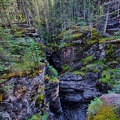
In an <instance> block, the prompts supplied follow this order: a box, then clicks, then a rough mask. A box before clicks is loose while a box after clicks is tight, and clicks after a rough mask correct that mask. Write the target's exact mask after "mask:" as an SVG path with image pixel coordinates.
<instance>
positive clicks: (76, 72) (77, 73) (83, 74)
mask: <svg viewBox="0 0 120 120" xmlns="http://www.w3.org/2000/svg"><path fill="white" fill-rule="evenodd" d="M72 74H75V75H81V76H82V77H84V76H85V72H84V71H79V70H76V71H73V72H72Z"/></svg>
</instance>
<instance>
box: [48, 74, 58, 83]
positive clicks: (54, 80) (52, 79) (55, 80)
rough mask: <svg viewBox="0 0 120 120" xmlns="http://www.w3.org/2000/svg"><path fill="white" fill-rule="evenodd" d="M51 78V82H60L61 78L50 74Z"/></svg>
mask: <svg viewBox="0 0 120 120" xmlns="http://www.w3.org/2000/svg"><path fill="white" fill-rule="evenodd" d="M49 80H50V82H51V83H53V82H57V83H59V79H58V78H57V77H55V76H50V77H49Z"/></svg>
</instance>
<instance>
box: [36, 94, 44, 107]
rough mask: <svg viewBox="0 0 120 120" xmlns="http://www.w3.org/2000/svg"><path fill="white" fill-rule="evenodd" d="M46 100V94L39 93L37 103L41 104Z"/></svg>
mask: <svg viewBox="0 0 120 120" xmlns="http://www.w3.org/2000/svg"><path fill="white" fill-rule="evenodd" d="M43 100H44V94H39V95H38V96H37V98H36V104H37V105H39V104H42V102H43Z"/></svg>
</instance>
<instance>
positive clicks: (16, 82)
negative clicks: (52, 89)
mask: <svg viewBox="0 0 120 120" xmlns="http://www.w3.org/2000/svg"><path fill="white" fill-rule="evenodd" d="M42 71H43V72H42V73H41V74H39V75H36V76H35V77H32V78H28V77H24V78H21V77H16V78H11V79H10V80H9V81H8V82H6V83H4V84H2V85H1V86H2V87H4V86H8V87H10V88H9V89H8V90H7V94H6V96H5V100H3V101H2V102H1V104H0V120H5V119H7V120H26V119H29V118H30V117H31V116H32V115H33V114H35V113H42V108H43V107H44V101H43V99H44V98H42V99H41V100H40V101H39V104H36V101H37V98H38V96H39V95H40V94H44V89H43V87H44V73H45V68H43V69H42ZM12 86H15V87H12Z"/></svg>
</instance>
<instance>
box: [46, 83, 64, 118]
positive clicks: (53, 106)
mask: <svg viewBox="0 0 120 120" xmlns="http://www.w3.org/2000/svg"><path fill="white" fill-rule="evenodd" d="M47 103H48V106H49V120H62V119H63V118H62V117H63V115H62V114H63V111H62V107H61V101H60V97H59V83H57V82H54V83H46V84H45V104H47Z"/></svg>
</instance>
